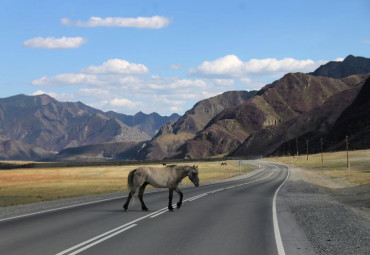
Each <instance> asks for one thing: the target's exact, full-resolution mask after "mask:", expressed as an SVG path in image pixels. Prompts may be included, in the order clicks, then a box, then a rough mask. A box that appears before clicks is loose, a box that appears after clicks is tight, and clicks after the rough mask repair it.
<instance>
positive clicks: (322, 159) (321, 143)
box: [320, 137, 324, 165]
mask: <svg viewBox="0 0 370 255" xmlns="http://www.w3.org/2000/svg"><path fill="white" fill-rule="evenodd" d="M320 147H321V164H322V165H323V164H324V155H323V154H322V151H323V142H322V137H321V138H320Z"/></svg>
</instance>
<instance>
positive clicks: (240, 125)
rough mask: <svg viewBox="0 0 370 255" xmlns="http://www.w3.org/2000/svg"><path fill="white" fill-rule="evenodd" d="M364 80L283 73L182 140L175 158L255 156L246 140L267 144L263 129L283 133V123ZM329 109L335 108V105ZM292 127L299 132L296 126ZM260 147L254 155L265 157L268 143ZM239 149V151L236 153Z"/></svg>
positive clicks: (281, 139) (355, 76) (301, 115)
mask: <svg viewBox="0 0 370 255" xmlns="http://www.w3.org/2000/svg"><path fill="white" fill-rule="evenodd" d="M366 77H367V76H366V75H354V76H350V77H347V78H343V79H332V78H327V77H316V76H311V75H307V74H303V73H290V74H287V75H285V76H284V77H283V78H281V79H280V80H278V81H275V82H273V83H272V84H269V85H266V86H265V87H264V88H262V89H261V90H260V91H259V92H258V93H257V94H256V95H255V96H254V97H252V98H251V99H249V100H247V101H246V102H244V103H243V104H240V105H238V106H236V107H234V108H229V109H225V110H224V111H223V112H221V113H220V114H218V115H217V116H216V117H215V118H213V119H212V120H211V121H210V122H209V123H208V125H206V127H205V128H204V129H203V130H202V131H201V132H199V133H198V134H197V135H196V137H195V138H194V139H190V140H188V141H186V143H185V144H184V145H183V146H182V147H181V154H179V155H180V157H186V158H198V157H211V156H215V155H218V154H224V155H225V154H226V155H227V154H229V153H232V154H231V156H245V155H250V153H253V155H255V154H254V153H257V151H256V150H255V147H253V146H252V147H250V149H248V150H245V146H246V145H248V144H249V142H248V140H247V141H246V139H247V138H249V137H250V138H252V137H254V139H256V140H257V141H269V139H270V137H269V136H266V133H265V130H266V129H267V128H269V130H275V129H280V128H282V130H281V131H285V129H286V127H285V126H284V125H288V124H285V123H286V122H287V121H293V122H294V118H298V117H299V116H300V117H301V118H303V119H304V118H305V116H308V115H307V113H308V112H310V111H312V110H313V109H315V108H318V107H320V106H322V105H323V104H324V103H326V102H327V101H328V100H329V99H330V98H331V97H332V96H334V95H335V94H337V93H339V92H342V91H345V90H349V89H351V88H355V87H357V86H359V85H361V84H362V83H363V82H364V80H365V78H366ZM333 108H334V109H335V106H334V107H332V109H333ZM342 110H343V109H342ZM318 111H320V110H318ZM329 113H332V112H331V111H329ZM329 113H328V114H329ZM333 114H334V112H333ZM339 114H340V113H339ZM339 114H338V115H339ZM288 123H290V122H288ZM294 128H297V129H299V127H298V126H294ZM261 130H264V131H261ZM278 137H279V138H278V140H279V141H276V143H277V144H279V143H281V142H283V141H284V138H283V137H281V136H278ZM263 144H265V145H266V146H262V145H261V149H260V150H261V151H259V152H258V154H260V155H261V154H263V155H266V153H267V152H268V151H269V149H270V147H268V146H270V144H266V143H263ZM239 146H241V148H240V149H239V150H237V149H238V147H239ZM233 151H235V152H233ZM246 153H248V154H246Z"/></svg>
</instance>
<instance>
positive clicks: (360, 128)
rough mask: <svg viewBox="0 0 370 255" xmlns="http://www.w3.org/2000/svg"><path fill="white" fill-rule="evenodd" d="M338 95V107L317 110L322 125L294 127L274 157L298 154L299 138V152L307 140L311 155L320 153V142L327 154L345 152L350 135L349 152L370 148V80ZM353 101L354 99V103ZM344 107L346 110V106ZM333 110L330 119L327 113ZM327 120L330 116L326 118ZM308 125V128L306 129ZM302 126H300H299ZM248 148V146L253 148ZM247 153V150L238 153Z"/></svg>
mask: <svg viewBox="0 0 370 255" xmlns="http://www.w3.org/2000/svg"><path fill="white" fill-rule="evenodd" d="M345 92H346V93H342V95H338V96H337V99H336V101H337V104H333V106H332V107H322V108H321V109H318V110H319V111H317V113H316V116H319V118H320V117H321V118H322V121H321V125H316V126H315V125H312V123H314V122H315V121H316V122H317V123H318V124H320V122H319V121H317V120H316V119H314V118H312V116H311V118H306V122H308V125H305V126H304V127H302V128H299V129H298V128H295V130H297V131H298V130H299V132H297V131H296V132H295V135H294V136H290V137H287V139H286V141H285V142H284V143H283V144H280V145H279V146H278V147H276V146H275V147H274V149H275V151H274V152H273V154H274V155H293V154H295V153H296V139H298V151H299V153H306V150H307V148H306V140H308V143H309V153H318V152H320V150H321V139H322V141H323V150H324V151H337V150H345V149H346V142H345V137H346V136H348V141H349V149H351V150H353V149H357V150H359V149H368V148H370V100H369V95H370V78H368V79H367V80H366V82H365V84H364V85H363V86H362V87H359V88H356V89H353V90H351V91H345ZM352 98H354V99H353V100H352ZM344 106H345V107H344ZM328 109H332V112H331V115H330V117H331V118H328V116H329V115H326V114H325V113H324V112H325V111H327V110H328ZM325 117H327V118H326V119H325ZM335 117H336V118H335ZM307 126H309V128H307ZM299 127H301V126H299ZM248 140H249V143H254V144H256V142H255V141H253V138H250V139H248ZM252 146H253V145H252V144H251V145H250V146H245V147H244V148H245V149H246V148H247V147H252ZM241 153H248V151H244V152H241V151H240V152H238V154H239V155H240V154H241Z"/></svg>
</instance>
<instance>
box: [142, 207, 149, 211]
mask: <svg viewBox="0 0 370 255" xmlns="http://www.w3.org/2000/svg"><path fill="white" fill-rule="evenodd" d="M141 210H143V211H144V212H147V211H148V210H149V209H148V208H143V209H141Z"/></svg>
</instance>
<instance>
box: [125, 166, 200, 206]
mask: <svg viewBox="0 0 370 255" xmlns="http://www.w3.org/2000/svg"><path fill="white" fill-rule="evenodd" d="M186 176H188V177H189V179H190V180H191V181H192V182H193V184H194V185H195V186H196V187H198V186H199V178H198V166H195V165H194V166H177V165H171V166H167V167H146V166H144V167H139V168H137V169H134V170H132V171H131V172H130V173H129V175H128V180H127V182H128V188H129V191H130V193H129V195H128V197H127V200H126V203H125V204H124V205H123V209H124V210H125V211H127V208H128V204H129V203H130V200H131V198H132V196H133V195H135V192H136V190H137V189H138V188H139V194H138V197H139V199H140V203H141V209H142V210H143V211H148V208H147V207H146V206H145V204H144V201H143V195H144V190H145V187H146V185H148V184H150V185H152V186H153V187H155V188H168V189H169V193H170V195H169V201H168V210H170V211H173V207H172V196H173V191H174V190H175V191H176V192H177V193H178V194H179V196H180V200H179V202H177V209H179V208H180V207H181V205H182V198H183V194H182V192H181V190H180V189H179V187H178V185H179V184H180V182H181V180H182V179H184V178H185V177H186Z"/></svg>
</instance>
